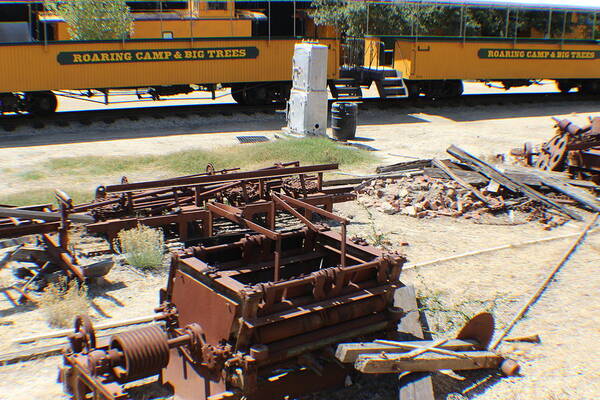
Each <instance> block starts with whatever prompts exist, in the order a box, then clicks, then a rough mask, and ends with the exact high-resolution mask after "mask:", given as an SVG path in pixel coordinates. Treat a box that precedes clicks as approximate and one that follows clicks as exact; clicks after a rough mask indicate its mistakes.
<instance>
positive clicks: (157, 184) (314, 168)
mask: <svg viewBox="0 0 600 400" xmlns="http://www.w3.org/2000/svg"><path fill="white" fill-rule="evenodd" d="M335 169H338V164H321V165H309V166H306V167H286V168H274V169H265V170H258V171H247V172H234V173H231V174H223V175H207V176H198V177H191V178H181V179H164V180H158V181H147V182H137V183H127V184H121V185H109V186H106V192H107V193H115V192H126V191H133V190H143V189H153V188H162V187H172V186H187V185H198V184H203V183H216V182H230V181H238V180H242V179H258V178H274V177H282V176H288V175H296V174H303V173H311V172H325V171H332V170H335Z"/></svg>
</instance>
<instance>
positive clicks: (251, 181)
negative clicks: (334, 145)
mask: <svg viewBox="0 0 600 400" xmlns="http://www.w3.org/2000/svg"><path fill="white" fill-rule="evenodd" d="M337 167H338V166H337V164H322V165H309V166H300V163H299V162H298V161H294V162H287V163H277V164H275V165H273V166H270V167H267V168H263V169H259V170H255V171H240V168H230V169H222V170H216V169H215V168H214V166H213V165H212V164H209V165H208V166H207V168H206V172H203V173H199V174H194V175H187V176H179V177H174V178H169V179H163V180H158V181H152V182H137V183H129V182H128V180H127V178H123V179H122V181H121V183H120V184H118V185H109V186H99V187H98V189H97V190H96V198H95V199H94V201H92V202H90V203H83V204H73V201H72V199H71V198H70V197H69V196H68V195H67V194H66V193H64V192H62V191H60V190H57V191H56V192H55V197H56V200H57V202H58V205H59V207H58V209H55V208H54V207H52V206H51V205H50V204H46V205H39V206H28V207H18V208H17V207H8V206H7V207H0V238H9V237H10V238H13V237H18V236H23V235H31V234H37V235H40V236H39V237H40V240H41V241H42V242H43V247H33V248H32V247H31V246H29V247H21V248H19V249H17V251H16V252H14V254H11V255H10V260H13V261H27V262H34V263H36V264H38V267H39V268H38V271H37V272H34V273H33V274H34V278H33V279H37V278H38V277H39V276H40V274H42V273H46V272H51V270H52V268H53V267H54V266H56V265H58V267H60V268H61V269H63V270H64V271H65V273H66V274H67V275H68V276H69V277H75V278H77V279H79V280H81V281H83V280H85V279H87V278H90V277H97V276H103V275H105V274H106V273H108V272H109V270H110V268H111V267H112V261H109V260H105V261H101V262H98V263H93V264H89V265H80V264H79V263H78V260H77V257H76V256H75V254H74V253H73V252H72V251H71V246H70V240H69V229H70V228H71V226H72V223H74V222H75V223H82V224H84V225H85V228H86V230H87V232H88V233H92V234H102V235H104V236H105V237H106V238H107V239H108V242H109V244H110V246H111V247H112V246H113V243H114V239H115V237H116V236H117V234H118V232H119V231H121V230H123V229H131V228H134V227H136V226H138V225H139V224H142V225H147V226H152V227H163V228H165V233H171V231H174V233H175V234H176V235H177V236H178V238H179V240H180V241H182V242H186V241H188V239H190V237H196V238H197V237H208V236H211V235H212V234H213V231H214V230H215V229H214V227H213V226H212V223H211V225H210V226H209V220H211V219H210V218H209V211H208V209H207V204H208V202H209V201H215V200H216V201H218V202H227V203H228V204H231V205H235V206H239V207H241V208H243V214H244V217H245V218H248V219H253V218H254V216H255V215H257V214H259V215H262V214H264V215H268V216H269V218H271V215H270V210H271V209H272V204H271V203H272V200H271V199H270V197H269V193H270V192H272V191H274V192H277V193H282V194H287V195H290V196H292V197H294V198H302V199H303V201H305V202H307V203H310V204H313V205H318V206H321V207H324V208H325V209H326V210H329V211H331V210H332V209H333V204H334V203H336V202H343V201H349V200H353V199H354V198H355V195H354V194H353V193H351V190H352V187H350V186H344V187H335V188H324V187H323V173H324V172H327V171H332V170H335V169H337ZM3 217H4V218H3ZM211 221H212V220H211ZM52 234H54V235H56V236H52ZM103 252H105V251H103ZM7 260H9V259H5V258H4V257H3V258H2V260H0V264H5V263H6V262H7ZM47 261H50V264H48V263H47ZM0 267H1V265H0ZM30 285H31V282H30V281H29V280H28V283H27V284H26V286H23V287H21V286H14V287H11V288H9V289H14V290H16V291H18V292H19V293H20V295H21V296H22V297H23V298H26V299H28V300H32V299H31V298H29V297H28V295H27V293H26V290H27V289H28V287H29V286H30ZM0 290H1V289H0Z"/></svg>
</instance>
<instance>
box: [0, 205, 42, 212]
mask: <svg viewBox="0 0 600 400" xmlns="http://www.w3.org/2000/svg"><path fill="white" fill-rule="evenodd" d="M0 207H4V208H14V209H15V210H31V211H44V210H46V209H52V204H33V205H29V206H19V207H15V206H11V205H9V204H0Z"/></svg>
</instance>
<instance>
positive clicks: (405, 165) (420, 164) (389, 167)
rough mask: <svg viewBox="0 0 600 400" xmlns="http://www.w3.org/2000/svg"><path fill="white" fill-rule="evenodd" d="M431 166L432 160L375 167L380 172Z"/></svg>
mask: <svg viewBox="0 0 600 400" xmlns="http://www.w3.org/2000/svg"><path fill="white" fill-rule="evenodd" d="M430 166H431V160H427V159H425V160H415V161H405V162H400V163H396V164H391V165H382V166H379V167H377V168H376V169H375V172H377V173H378V174H381V173H384V172H395V171H405V170H407V169H416V168H425V167H430Z"/></svg>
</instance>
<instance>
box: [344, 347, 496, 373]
mask: <svg viewBox="0 0 600 400" xmlns="http://www.w3.org/2000/svg"><path fill="white" fill-rule="evenodd" d="M460 354H461V355H462V356H463V357H453V356H447V355H443V354H437V353H425V354H421V355H419V356H418V357H415V358H403V357H401V356H402V354H399V355H394V354H385V355H381V354H364V355H361V356H359V357H358V359H357V360H356V362H355V363H354V367H355V368H356V369H357V370H358V371H360V372H362V373H365V374H385V373H399V372H403V371H412V372H426V371H439V370H441V369H451V370H455V371H460V370H469V369H482V368H497V367H498V366H499V365H500V363H501V362H502V357H500V356H498V355H497V354H496V353H493V352H491V351H465V352H462V353H460Z"/></svg>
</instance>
